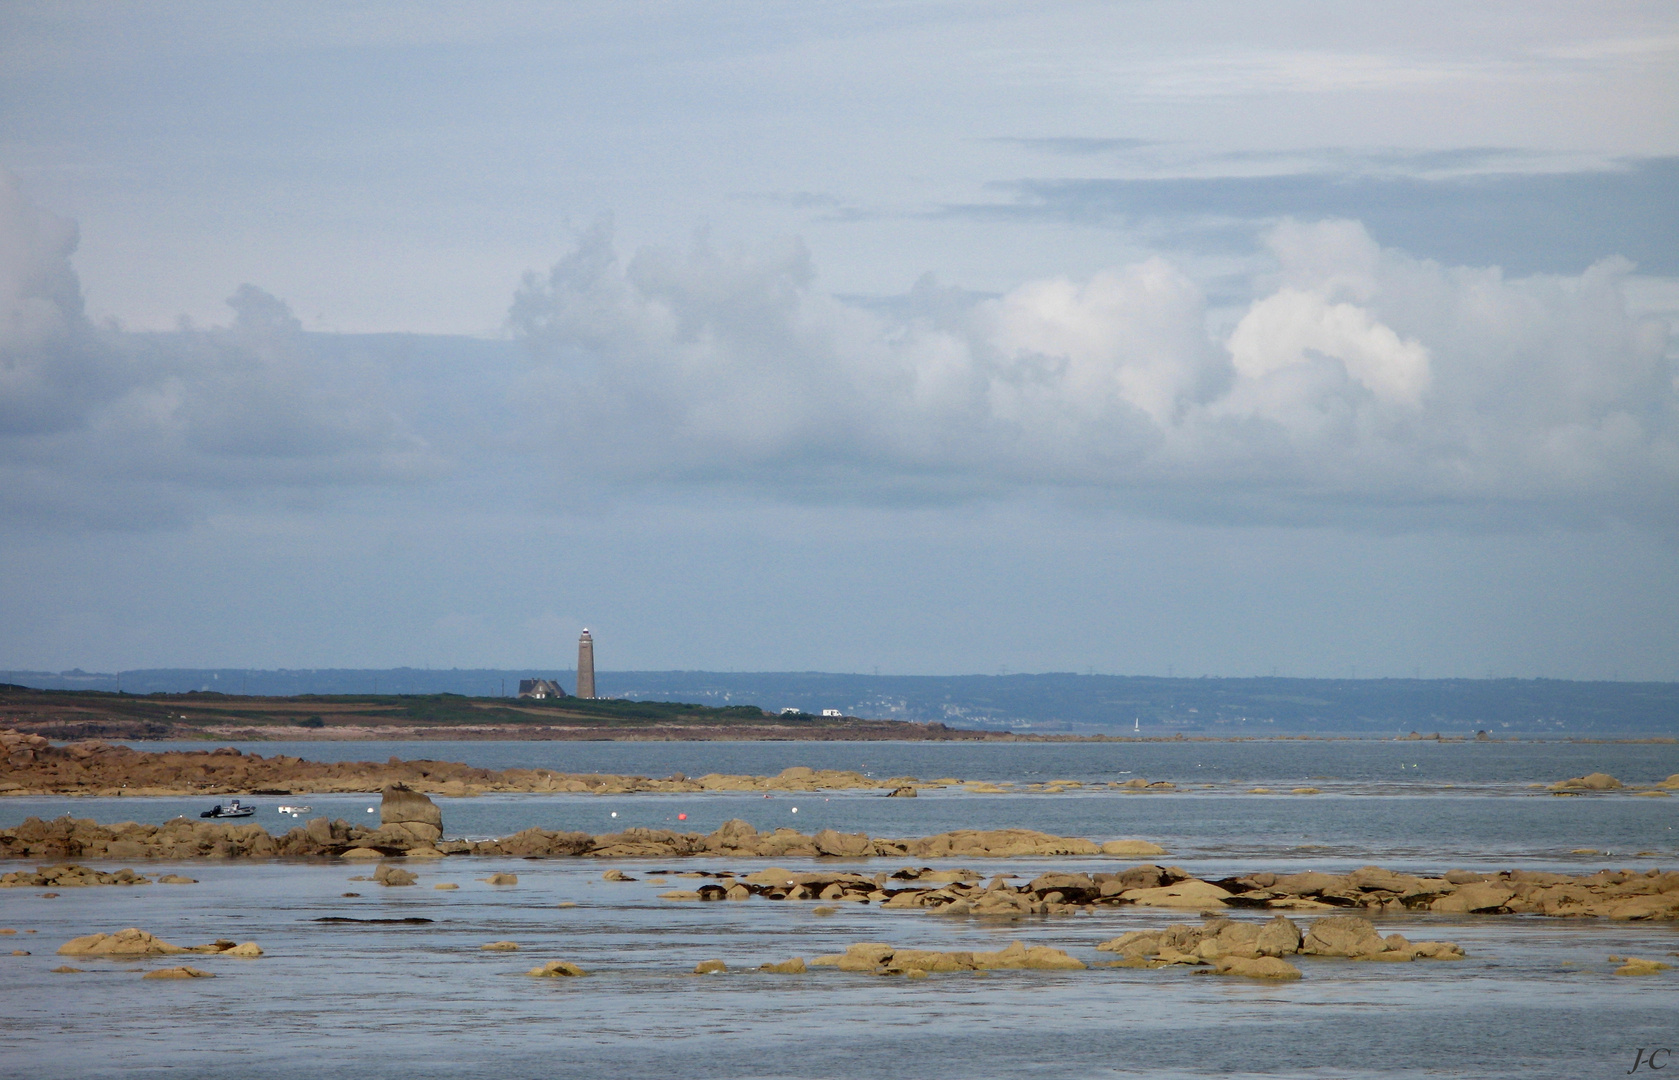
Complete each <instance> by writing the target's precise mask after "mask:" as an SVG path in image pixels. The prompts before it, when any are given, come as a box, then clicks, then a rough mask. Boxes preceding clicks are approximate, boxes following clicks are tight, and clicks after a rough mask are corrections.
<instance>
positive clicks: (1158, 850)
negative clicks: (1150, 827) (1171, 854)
mask: <svg viewBox="0 0 1679 1080" xmlns="http://www.w3.org/2000/svg"><path fill="white" fill-rule="evenodd" d="M1102 854H1104V855H1121V856H1142V855H1164V854H1166V849H1165V848H1163V847H1161V846H1160V845H1159V844H1151V843H1149V842H1148V841H1147V840H1109V841H1107V842H1106V843H1104V844H1103V845H1102Z"/></svg>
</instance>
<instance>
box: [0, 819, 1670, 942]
mask: <svg viewBox="0 0 1679 1080" xmlns="http://www.w3.org/2000/svg"><path fill="white" fill-rule="evenodd" d="M1110 843H1111V842H1110ZM1101 853H1102V847H1101V846H1098V845H1097V844H1096V843H1095V842H1093V841H1090V840H1084V839H1080V838H1077V837H1064V836H1053V835H1050V834H1047V833H1041V832H1035V831H1033V830H1030V829H995V830H987V831H982V830H961V831H957V832H950V833H940V834H938V835H935V836H926V837H919V838H915V839H886V838H879V837H875V838H871V837H869V836H867V835H865V834H863V833H840V832H836V831H833V830H823V831H821V832H818V833H816V834H815V835H807V834H804V833H800V832H797V831H795V830H792V829H785V828H783V829H776V830H775V831H774V832H766V833H761V832H759V831H758V830H757V829H755V828H753V827H752V826H751V825H750V824H748V823H747V822H744V821H738V820H735V821H728V822H725V823H724V824H723V825H721V826H719V827H718V828H717V829H716V830H715V831H713V832H711V833H709V834H707V833H678V832H673V831H671V830H668V829H627V830H625V831H623V832H619V833H607V834H602V835H591V834H589V833H583V832H556V831H551V830H547V829H540V828H532V829H526V830H524V831H522V832H518V833H515V834H513V835H512V836H507V837H502V838H501V839H499V840H479V841H467V840H440V841H438V842H437V843H436V844H430V843H426V842H423V841H414V840H408V839H403V838H398V837H395V836H393V835H392V834H390V833H389V832H388V831H387V827H386V826H384V825H381V826H380V828H379V829H368V828H365V827H363V826H355V825H350V824H349V823H347V822H344V821H328V820H327V819H326V818H316V819H314V820H312V821H310V822H309V823H308V824H307V825H304V826H299V827H294V828H292V829H291V830H289V831H288V832H286V833H285V834H284V835H281V836H271V835H270V834H269V833H268V832H267V831H265V830H264V829H263V828H262V827H261V826H259V825H232V824H226V823H222V822H216V821H196V820H190V819H186V818H176V819H174V820H172V821H168V822H165V823H164V824H162V825H138V824H134V823H132V822H128V823H124V824H120V825H108V826H107V825H100V824H98V823H96V822H94V821H91V820H87V819H76V818H71V817H62V818H57V819H55V820H53V821H50V822H47V821H41V820H40V819H39V818H29V819H27V820H26V821H24V822H23V824H21V825H19V826H17V827H16V828H13V829H0V858H12V859H25V858H43V857H44V858H88V859H92V858H111V859H118V858H120V859H136V858H163V859H192V858H271V857H276V856H279V857H295V856H337V857H344V858H365V859H368V860H370V861H373V860H379V859H382V858H386V857H389V856H396V855H410V856H423V857H430V858H439V857H442V856H445V855H493V856H501V857H518V858H561V857H585V858H596V859H614V858H637V859H676V858H691V857H696V856H704V857H714V858H730V859H737V858H738V859H766V860H768V859H777V858H782V857H786V858H789V859H793V858H808V859H816V858H821V857H825V856H826V857H831V858H834V859H837V860H850V859H866V858H915V859H921V858H926V859H935V858H938V859H953V858H974V859H998V858H1014V857H1040V858H1041V857H1050V856H1056V855H1076V856H1097V855H1099V854H1101ZM49 869H51V868H48V867H43V868H40V869H38V870H37V871H35V872H34V873H30V872H26V871H14V872H13V873H12V874H11V875H7V877H6V878H5V879H0V884H14V885H28V886H34V887H40V886H42V885H45V884H47V883H48V880H47V878H45V877H42V876H40V875H42V874H43V873H45V872H46V871H47V870H49ZM387 873H388V872H387ZM611 873H612V871H608V874H609V875H610V874H611ZM760 873H763V874H768V875H771V876H774V877H777V878H778V880H776V881H770V880H767V879H766V880H763V881H761V882H760V881H757V880H755V879H756V878H757V875H748V876H746V877H743V878H741V879H739V880H738V881H737V880H736V879H735V878H733V877H730V878H729V879H728V880H726V881H724V880H719V882H718V883H717V884H716V885H713V886H708V887H706V888H704V889H701V890H699V893H700V895H699V896H698V897H697V899H701V900H714V899H715V900H722V899H736V900H740V899H745V898H747V896H762V897H766V898H768V899H775V900H783V899H785V900H803V899H824V900H853V901H858V900H868V901H873V902H881V903H883V904H884V905H885V906H888V907H894V908H925V909H930V910H936V911H940V912H942V913H944V914H948V915H989V916H998V917H1007V918H1018V917H1020V916H1022V915H1041V914H1068V913H1071V912H1074V911H1079V910H1087V909H1090V908H1092V907H1094V906H1095V905H1099V904H1100V905H1117V904H1141V905H1144V906H1153V907H1182V908H1186V909H1190V910H1202V911H1222V910H1225V909H1242V908H1268V909H1271V910H1273V911H1292V912H1314V911H1317V912H1324V913H1330V912H1332V911H1334V910H1335V909H1357V910H1360V911H1362V912H1364V913H1365V914H1367V915H1369V914H1373V913H1380V912H1384V911H1386V912H1397V911H1433V912H1435V913H1439V914H1506V915H1509V914H1537V915H1548V916H1560V917H1583V918H1610V919H1635V920H1649V919H1654V920H1669V919H1679V872H1672V871H1662V870H1657V869H1652V870H1645V871H1636V870H1599V871H1597V872H1596V873H1592V874H1581V875H1568V874H1555V873H1549V872H1543V871H1532V870H1507V871H1503V872H1499V873H1482V872H1478V871H1464V870H1452V871H1448V872H1447V873H1446V874H1444V875H1441V876H1438V877H1435V876H1419V875H1414V874H1407V873H1401V872H1398V871H1393V870H1386V869H1383V868H1381V867H1378V866H1365V867H1360V868H1359V869H1357V870H1353V871H1351V872H1350V873H1343V874H1331V873H1325V872H1322V871H1306V872H1302V873H1293V874H1274V873H1268V872H1262V873H1253V874H1244V875H1241V876H1239V877H1232V878H1220V879H1217V880H1212V881H1207V880H1201V879H1197V878H1195V877H1194V876H1193V875H1191V874H1190V873H1188V872H1187V871H1185V870H1183V869H1181V868H1178V867H1164V868H1163V867H1160V866H1158V865H1154V864H1144V865H1140V866H1132V867H1129V868H1126V869H1121V870H1111V871H1110V870H1089V871H1086V872H1081V873H1078V874H1066V875H1045V876H1043V877H1040V878H1039V879H1037V880H1035V881H1034V882H1033V883H1032V884H1031V885H1028V886H1022V885H1015V884H1011V883H1010V882H1009V881H1007V880H1006V879H1003V878H998V879H994V880H993V881H992V882H991V883H990V884H989V885H985V884H981V881H980V878H981V876H980V875H979V874H978V873H975V872H973V871H971V870H964V871H954V872H953V871H942V870H941V871H933V870H930V869H926V868H916V867H913V866H910V867H905V868H903V869H901V870H899V871H898V872H897V873H895V874H892V875H890V876H888V875H886V874H882V873H875V874H869V875H864V874H861V873H858V872H856V871H855V869H845V870H838V869H833V870H830V869H821V870H816V871H807V872H802V873H799V874H791V873H789V872H787V871H784V870H777V869H775V868H774V867H773V866H772V867H771V868H770V869H769V870H765V871H761V872H760ZM124 874H129V875H131V876H132V877H131V880H132V883H133V884H142V883H143V880H144V879H142V878H140V877H139V876H138V875H133V872H132V871H117V872H116V873H115V874H111V875H109V876H110V877H111V879H112V880H111V883H112V884H122V883H123V881H124V879H123V875H124ZM948 874H954V875H955V876H953V877H944V876H941V875H948ZM72 876H74V877H75V878H76V879H77V880H81V881H83V882H84V883H92V882H91V881H88V880H87V874H85V873H82V872H81V871H80V870H78V871H77V872H76V873H75V874H74V875H72ZM95 876H96V877H97V876H102V872H101V873H100V874H96V875H95ZM711 876H717V875H711ZM509 877H511V875H509ZM514 880H516V878H514V879H513V880H507V879H498V880H497V881H496V882H495V883H499V884H512V883H513V881H514ZM607 880H613V878H612V877H610V876H608V878H607ZM741 890H745V891H744V893H743V892H742V891H741Z"/></svg>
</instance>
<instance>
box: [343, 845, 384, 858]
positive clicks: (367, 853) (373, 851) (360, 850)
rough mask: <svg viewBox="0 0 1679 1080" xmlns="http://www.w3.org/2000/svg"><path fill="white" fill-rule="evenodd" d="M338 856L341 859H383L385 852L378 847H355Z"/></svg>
mask: <svg viewBox="0 0 1679 1080" xmlns="http://www.w3.org/2000/svg"><path fill="white" fill-rule="evenodd" d="M338 857H339V858H340V859H383V858H384V857H385V853H384V852H383V851H380V850H379V849H378V848H370V847H353V848H351V849H350V850H348V851H346V852H344V853H343V854H342V855H340V856H338Z"/></svg>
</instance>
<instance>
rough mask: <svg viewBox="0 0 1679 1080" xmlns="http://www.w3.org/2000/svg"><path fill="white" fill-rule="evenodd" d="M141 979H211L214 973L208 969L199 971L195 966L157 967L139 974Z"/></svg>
mask: <svg viewBox="0 0 1679 1080" xmlns="http://www.w3.org/2000/svg"><path fill="white" fill-rule="evenodd" d="M140 977H141V978H142V979H213V978H215V976H214V975H212V974H210V973H209V972H208V971H199V970H198V969H197V968H195V967H172V968H158V969H157V970H156V971H148V972H146V973H145V974H144V975H142V976H140Z"/></svg>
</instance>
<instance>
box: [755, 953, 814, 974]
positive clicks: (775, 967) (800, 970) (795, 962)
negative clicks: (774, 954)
mask: <svg viewBox="0 0 1679 1080" xmlns="http://www.w3.org/2000/svg"><path fill="white" fill-rule="evenodd" d="M758 970H759V971H762V972H764V973H765V974H768V975H803V974H804V973H805V972H806V971H807V970H808V969H807V968H806V967H805V961H804V957H802V956H795V957H793V959H791V960H783V961H781V962H780V963H779V964H760V965H758Z"/></svg>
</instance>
